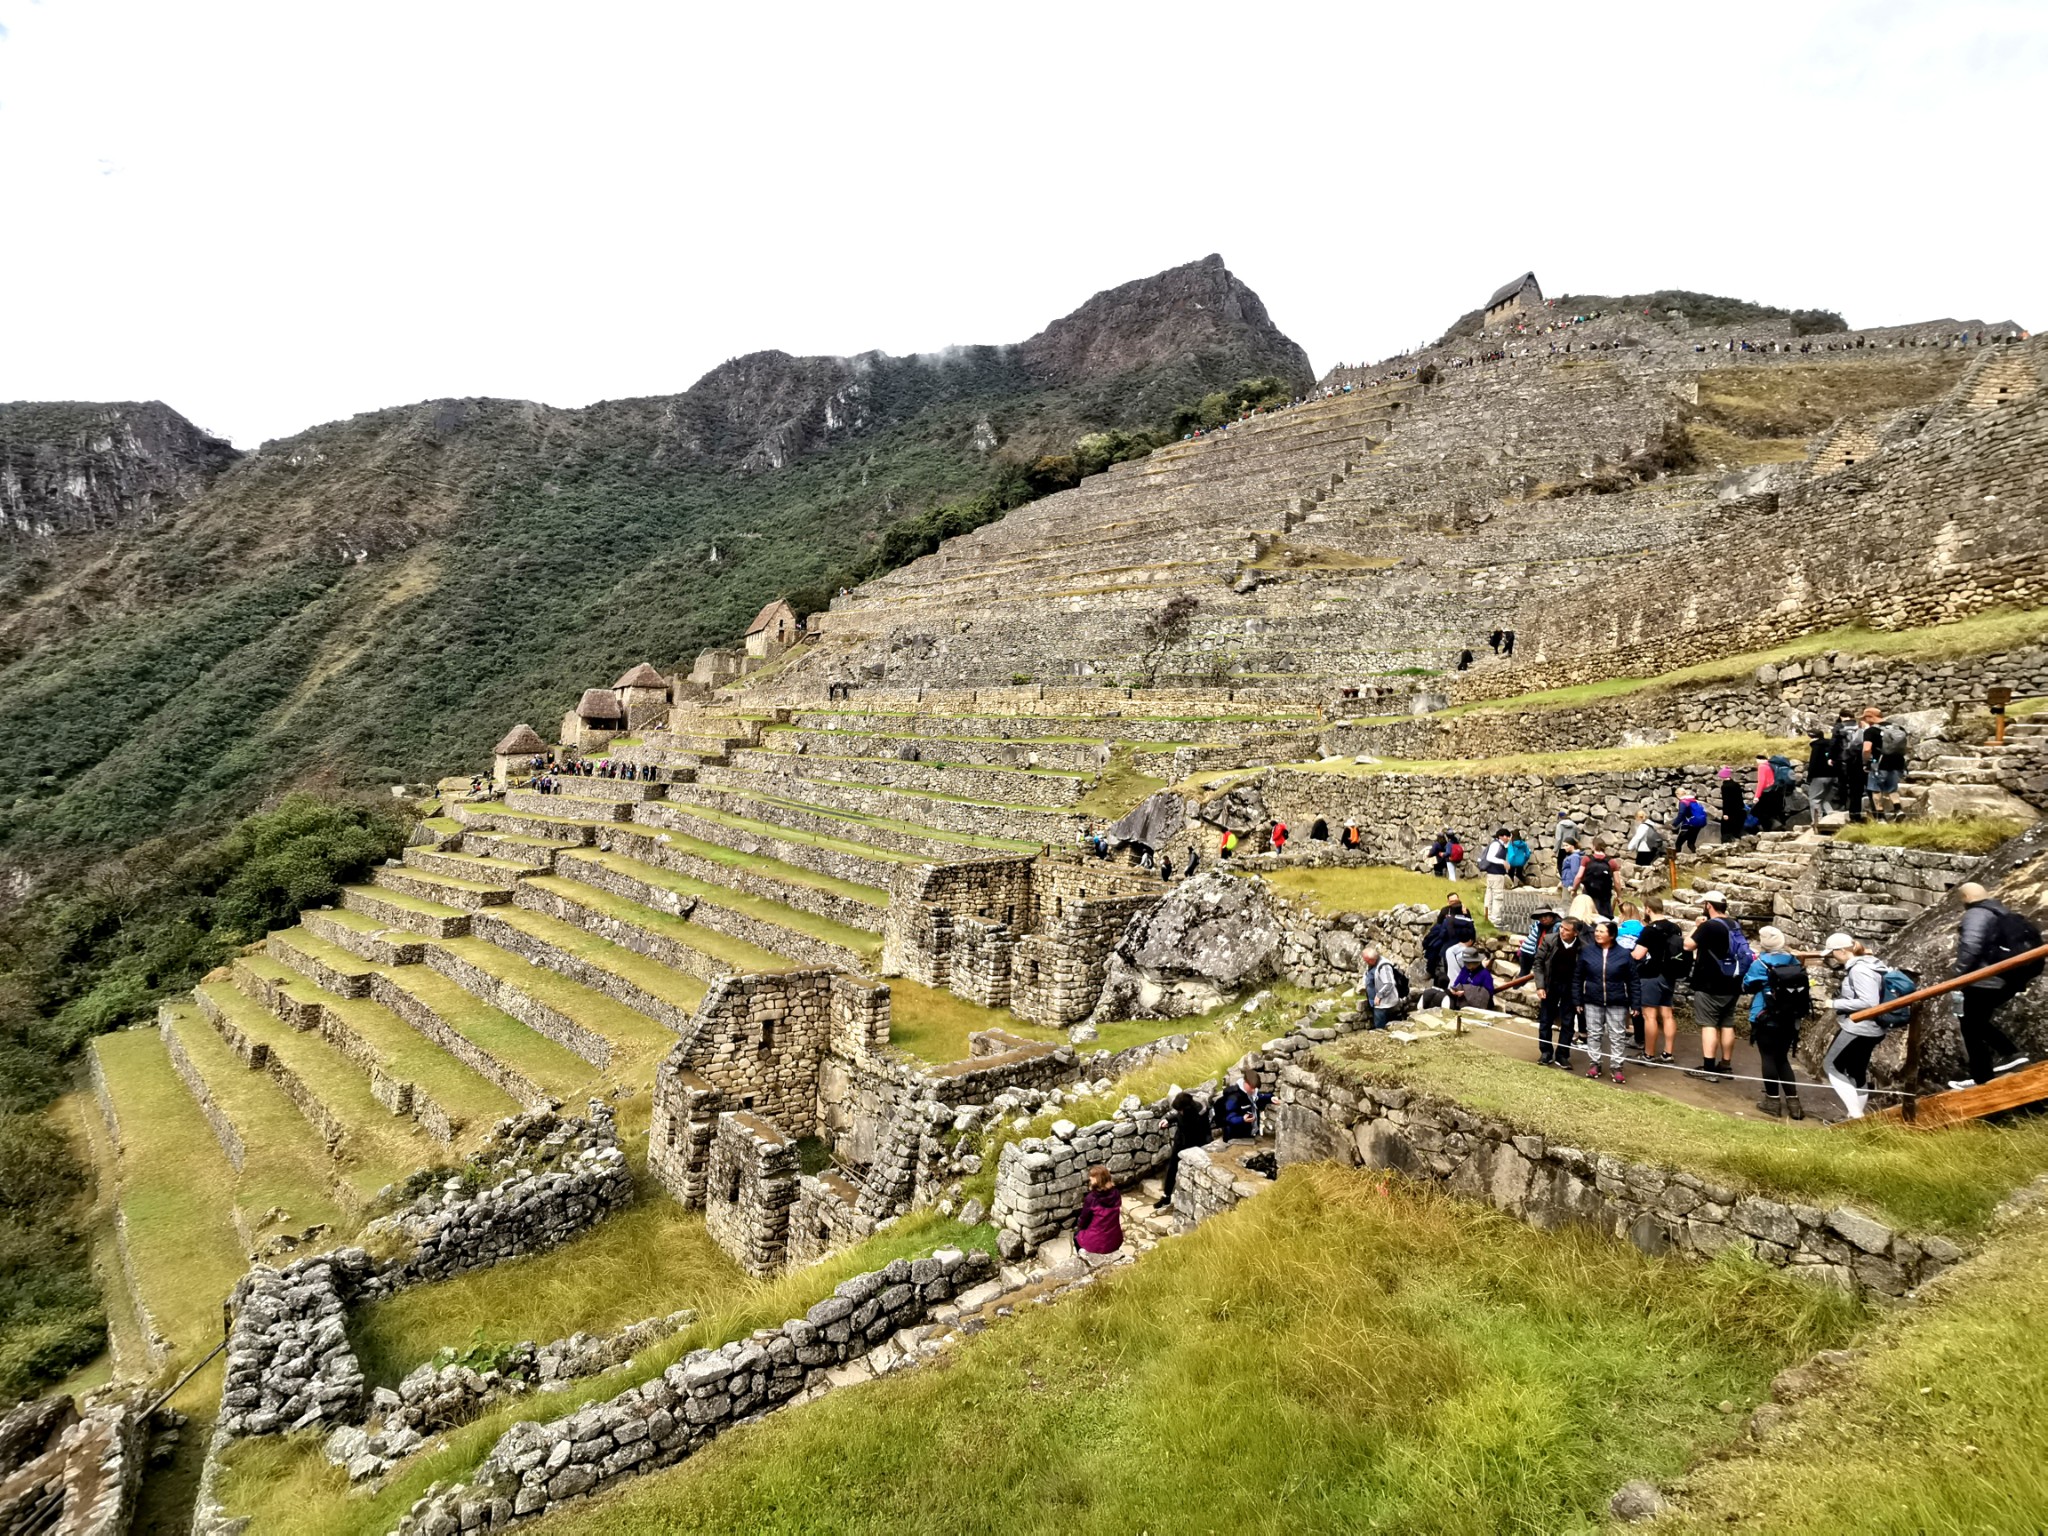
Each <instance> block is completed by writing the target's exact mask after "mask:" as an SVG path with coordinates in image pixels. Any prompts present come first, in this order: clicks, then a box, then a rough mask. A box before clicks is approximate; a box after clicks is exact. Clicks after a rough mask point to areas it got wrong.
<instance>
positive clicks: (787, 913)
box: [577, 849, 882, 957]
mask: <svg viewBox="0 0 2048 1536" xmlns="http://www.w3.org/2000/svg"><path fill="white" fill-rule="evenodd" d="M577 857H578V858H581V859H586V860H588V861H589V862H591V863H593V864H600V865H603V866H604V867H605V868H606V869H610V870H615V871H617V872H618V873H620V874H623V875H627V876H629V877H631V878H632V879H635V880H639V881H642V882H644V883H646V884H648V885H652V886H655V887H657V888H659V889H662V890H669V891H674V892H676V893H677V894H678V895H681V896H690V897H694V898H696V899H697V900H698V901H701V902H703V903H705V904H706V905H707V906H713V907H723V908H725V909H726V910H727V911H730V912H740V913H744V914H745V915H746V916H748V917H752V918H755V919H757V920H759V921H760V922H764V923H769V924H772V925H774V926H775V927H777V928H788V929H791V930H793V931H794V932H797V933H802V934H807V935H809V936H810V937H811V938H814V939H822V940H824V941H825V942H826V943H827V944H837V945H838V946H840V948H842V949H850V950H852V951H853V952H854V953H855V954H857V955H864V956H868V957H873V956H875V955H878V954H880V953H881V951H882V936H881V935H880V934H879V933H875V932H872V931H870V930H869V929H866V928H852V927H849V926H848V925H847V924H845V923H841V922H836V921H834V920H833V919H832V918H829V917H820V916H818V915H817V914H816V913H815V912H805V911H801V910H799V909H798V908H796V907H791V906H785V905H784V904H783V903H782V902H779V901H771V900H770V899H769V898H767V897H765V896H749V895H747V894H746V893H745V892H743V891H735V890H733V889H732V888H731V887H730V886H724V885H714V884H712V883H711V882H709V881H705V880H695V879H692V878H691V877H690V876H688V875H679V874H677V873H675V871H673V870H669V869H663V868H661V867H660V866H659V865H656V864H643V863H642V862H640V860H638V859H629V858H627V857H626V856H625V855H624V854H622V853H601V852H599V851H597V850H596V849H586V850H584V851H583V852H582V853H580V854H578V855H577Z"/></svg>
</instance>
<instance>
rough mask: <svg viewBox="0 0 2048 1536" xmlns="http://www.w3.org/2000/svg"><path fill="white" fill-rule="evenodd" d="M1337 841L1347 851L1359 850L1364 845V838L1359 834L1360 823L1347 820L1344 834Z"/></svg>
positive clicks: (1354, 851) (1355, 851)
mask: <svg viewBox="0 0 2048 1536" xmlns="http://www.w3.org/2000/svg"><path fill="white" fill-rule="evenodd" d="M1337 843H1338V846H1339V847H1341V848H1342V849H1343V850H1344V851H1345V852H1346V853H1357V852H1359V851H1360V849H1361V848H1362V847H1363V846H1364V839H1362V838H1361V837H1360V836H1359V835H1358V823H1357V822H1355V821H1347V822H1345V823H1344V835H1343V836H1342V837H1340V838H1338V839H1337Z"/></svg>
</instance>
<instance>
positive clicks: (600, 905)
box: [531, 875, 792, 1007]
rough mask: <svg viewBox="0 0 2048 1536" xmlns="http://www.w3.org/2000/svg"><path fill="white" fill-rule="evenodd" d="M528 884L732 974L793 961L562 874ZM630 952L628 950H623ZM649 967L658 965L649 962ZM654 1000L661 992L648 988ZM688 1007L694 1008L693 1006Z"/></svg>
mask: <svg viewBox="0 0 2048 1536" xmlns="http://www.w3.org/2000/svg"><path fill="white" fill-rule="evenodd" d="M531 884H532V885H533V888H534V889H535V890H537V891H546V892H547V893H548V894H549V895H551V896H559V897H561V898H562V899H563V900H564V901H570V902H574V903H575V904H576V905H577V906H579V907H582V908H584V909H585V910H586V911H590V912H596V913H598V914H600V915H602V916H604V917H609V918H611V919H612V920H614V921H615V922H621V923H625V924H627V925H628V926H630V927H634V928H638V929H641V930H642V931H643V932H646V933H654V934H659V935H661V937H663V938H665V939H670V940H673V941H674V942H675V943H677V944H681V945H683V946H684V947H685V948H688V949H694V950H696V951H697V953H698V954H700V955H706V956H709V957H710V958H711V959H713V960H716V961H718V962H719V963H720V964H722V965H726V966H729V967H731V968H732V969H733V970H735V971H786V970H788V969H790V966H791V964H792V962H791V961H790V959H789V957H788V956H786V955H778V954H776V953H775V952H774V951H773V950H767V949H763V948H761V946H760V945H758V944H749V943H748V942H747V941H746V940H745V939H735V938H732V937H730V936H728V935H726V934H723V933H719V932H716V931H715V930H713V929H710V928H706V927H705V926H704V925H703V924H701V923H693V922H691V921H690V920H689V919H688V918H686V917H676V916H674V915H673V914H671V913H668V912H657V911H655V910H654V908H652V907H644V906H642V905H641V904H640V903H639V902H637V901H634V900H632V899H630V898H629V897H625V896H614V895H613V894H612V893H611V892H610V891H601V890H599V889H598V888H597V887H596V886H594V885H585V884H583V883H582V882H581V881H580V880H571V879H568V878H567V877H565V876H562V875H536V876H535V877H534V878H533V880H532V882H531ZM625 952H626V953H631V951H625ZM648 963H649V964H650V965H652V964H656V963H657V962H655V961H652V960H650V961H649V962H648ZM648 990H649V991H651V992H654V993H655V995H656V996H657V997H661V996H666V995H667V994H666V993H664V992H660V991H656V990H655V989H654V988H652V987H650V988H648ZM691 1006H693V1007H694V1006H695V1005H694V1004H692V1005H691Z"/></svg>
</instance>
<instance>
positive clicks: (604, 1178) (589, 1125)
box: [363, 1099, 633, 1295]
mask: <svg viewBox="0 0 2048 1536" xmlns="http://www.w3.org/2000/svg"><path fill="white" fill-rule="evenodd" d="M484 1180H489V1181H490V1182H488V1183H485V1182H482V1181H484ZM400 1195H401V1197H402V1198H403V1197H410V1198H409V1201H408V1203H407V1204H405V1205H404V1206H402V1207H400V1208H399V1209H398V1210H396V1211H394V1212H392V1213H391V1214H390V1215H388V1216H384V1217H380V1218H379V1219H378V1220H376V1221H374V1222H372V1223H371V1224H370V1225H369V1226H368V1227H365V1228H364V1229H363V1230H364V1236H365V1237H366V1238H371V1237H374V1238H376V1239H377V1240H378V1241H379V1243H380V1246H381V1245H382V1243H383V1242H385V1241H387V1240H390V1241H396V1242H397V1243H398V1244H399V1245H400V1247H401V1248H402V1250H403V1257H400V1258H398V1259H395V1260H393V1261H392V1262H390V1263H389V1264H387V1265H386V1266H385V1268H384V1269H383V1270H382V1271H381V1272H380V1273H379V1274H378V1275H376V1276H375V1277H374V1278H368V1279H366V1280H365V1282H364V1287H363V1288H364V1290H365V1291H366V1292H368V1293H370V1294H375V1295H382V1294H388V1293H389V1292H391V1291H393V1290H396V1289H397V1288H399V1287H400V1286H404V1285H413V1284H417V1283H419V1282H421V1281H427V1280H444V1279H446V1278H447V1277H448V1276H450V1275H457V1274H461V1273H463V1272H464V1271H466V1270H472V1269H484V1268H487V1267H489V1266H490V1265H492V1264H496V1263H498V1262H499V1261H500V1260H503V1259H509V1258H514V1257H517V1256H518V1255H520V1254H523V1253H536V1252H539V1251H540V1250H542V1249H546V1248H552V1247H553V1246H555V1245H556V1244H557V1243H561V1242H566V1241H567V1240H568V1239H569V1238H571V1237H574V1236H576V1235H577V1234H578V1233H579V1232H582V1231H584V1230H586V1229H587V1228H589V1227H591V1226H593V1225H594V1224H596V1223H597V1222H599V1221H601V1220H602V1219H603V1218H604V1217H606V1216H608V1215H610V1214H611V1213H612V1212H614V1211H616V1210H618V1209H620V1208H621V1207H623V1206H625V1205H627V1204H629V1203H631V1201H632V1199H633V1175H632V1173H631V1171H630V1170H629V1169H628V1168H627V1167H626V1158H625V1154H624V1153H623V1152H621V1151H620V1150H619V1142H618V1131H617V1128H616V1127H615V1126H614V1124H613V1121H612V1114H611V1111H610V1109H608V1108H607V1107H606V1106H605V1105H604V1104H603V1103H602V1102H601V1101H599V1100H596V1099H593V1100H591V1101H590V1110H589V1118H588V1119H587V1120H584V1119H569V1118H564V1117H562V1116H560V1115H558V1114H556V1113H554V1112H553V1111H551V1110H536V1111H533V1112H531V1113H528V1114H524V1115H520V1116H518V1117H517V1118H516V1119H512V1120H506V1121H503V1122H501V1123H500V1124H499V1126H498V1127H497V1129H496V1130H495V1131H493V1132H492V1134H491V1137H490V1139H489V1140H488V1141H487V1142H485V1143H484V1145H483V1146H482V1147H481V1148H479V1149H478V1151H477V1153H476V1155H475V1156H474V1157H473V1158H471V1160H470V1162H469V1164H468V1167H467V1170H466V1176H465V1175H461V1174H458V1175H453V1176H443V1174H441V1173H437V1172H435V1171H434V1170H426V1171H423V1172H422V1173H419V1174H415V1175H414V1176H413V1178H412V1179H411V1180H410V1181H408V1182H407V1184H405V1185H404V1186H401V1189H400Z"/></svg>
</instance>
